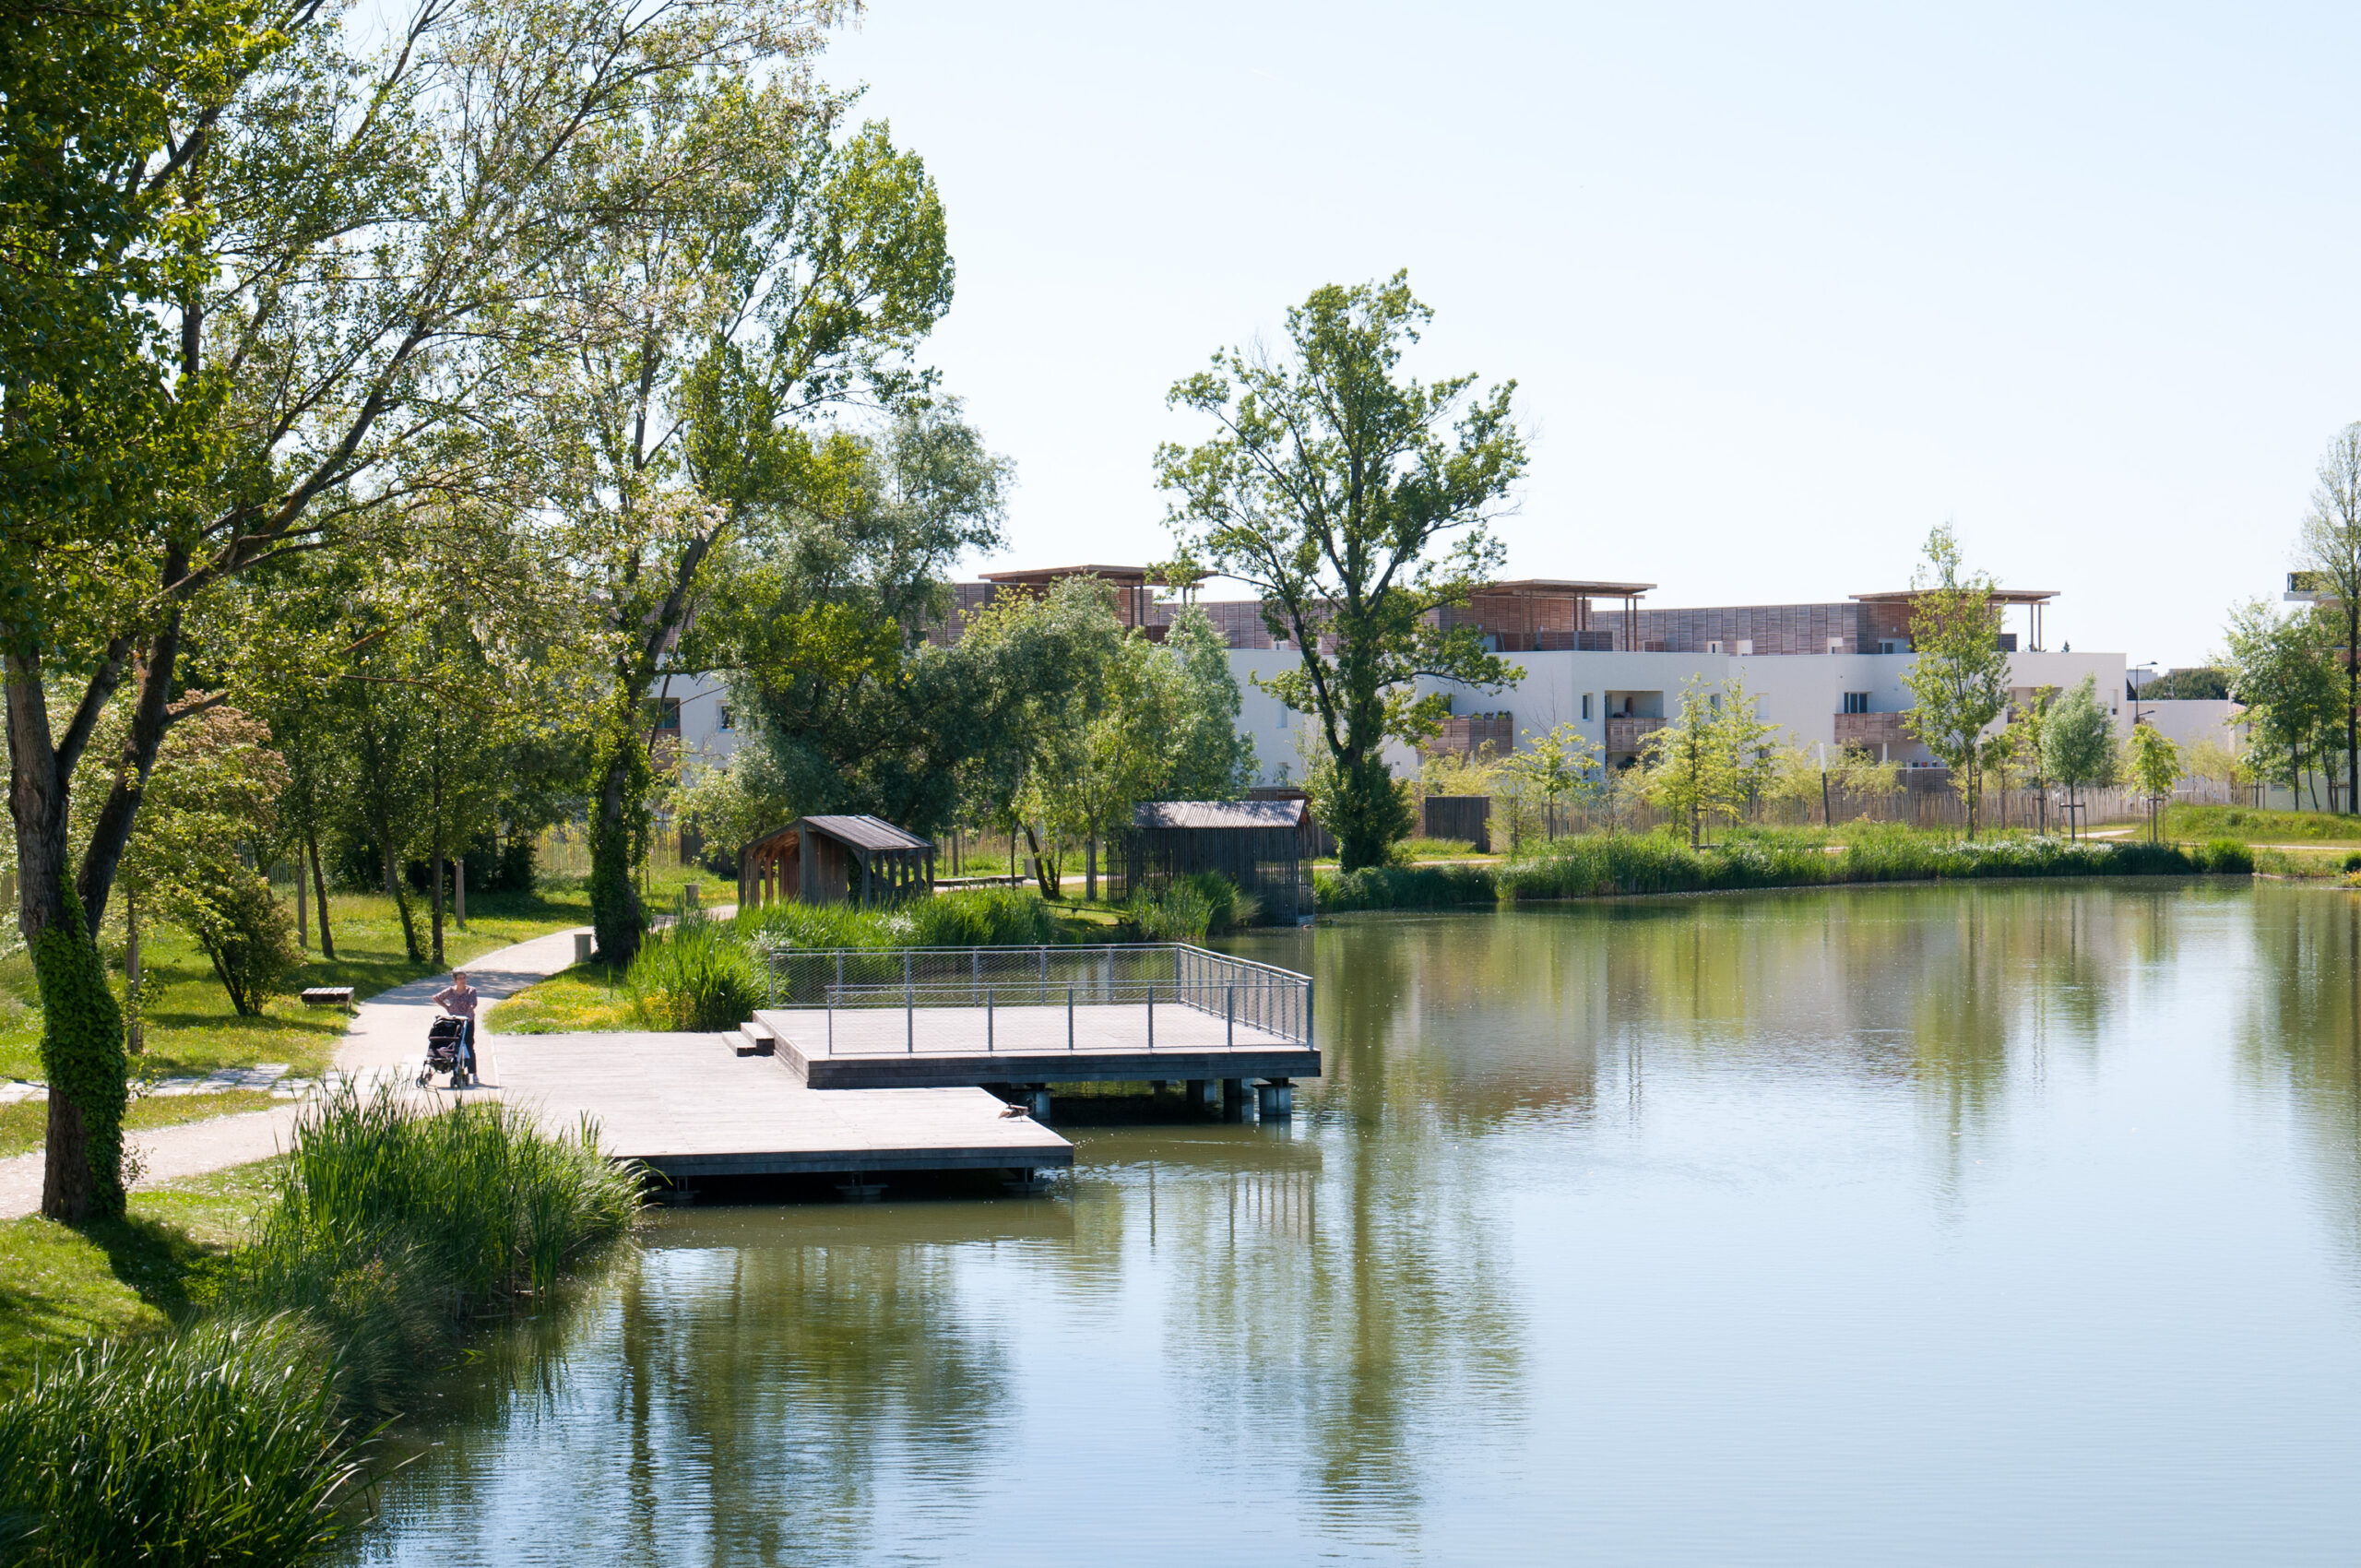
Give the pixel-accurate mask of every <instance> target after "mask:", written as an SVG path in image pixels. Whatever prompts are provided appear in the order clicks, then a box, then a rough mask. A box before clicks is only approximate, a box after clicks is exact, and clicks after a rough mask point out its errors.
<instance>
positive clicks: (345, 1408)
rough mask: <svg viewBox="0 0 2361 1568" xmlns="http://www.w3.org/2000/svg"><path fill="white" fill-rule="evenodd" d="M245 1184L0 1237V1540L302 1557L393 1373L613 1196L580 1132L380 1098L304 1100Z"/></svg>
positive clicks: (536, 1291) (98, 1556)
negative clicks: (299, 1124) (287, 1135)
mask: <svg viewBox="0 0 2361 1568" xmlns="http://www.w3.org/2000/svg"><path fill="white" fill-rule="evenodd" d="M245 1182H246V1184H245V1185H244V1186H243V1187H241V1186H239V1185H238V1184H237V1176H236V1173H232V1175H231V1177H230V1178H226V1179H224V1182H222V1183H221V1184H220V1185H219V1186H218V1187H217V1188H216V1189H215V1190H213V1191H211V1192H200V1193H196V1194H142V1195H141V1196H140V1197H138V1198H136V1199H135V1200H134V1210H133V1214H132V1216H131V1218H128V1219H126V1220H125V1221H124V1222H122V1223H121V1224H120V1225H113V1226H93V1227H89V1228H88V1229H82V1230H71V1229H66V1228H65V1227H60V1226H53V1225H50V1224H48V1223H47V1222H45V1221H40V1220H28V1221H22V1222H19V1223H18V1225H16V1226H14V1227H11V1228H9V1229H7V1230H6V1232H0V1258H5V1260H6V1264H7V1265H8V1266H7V1268H6V1273H5V1278H6V1285H5V1287H0V1370H5V1372H6V1375H7V1376H8V1377H9V1378H10V1381H11V1386H10V1387H9V1390H8V1396H7V1398H6V1401H5V1402H4V1403H0V1556H4V1557H6V1559H7V1560H9V1561H21V1562H30V1563H50V1562H56V1563H66V1562H73V1563H89V1562H190V1563H195V1562H233V1561H234V1562H266V1563H292V1562H302V1561H304V1560H306V1559H307V1558H309V1557H310V1556H312V1555H313V1554H314V1553H315V1552H317V1551H318V1550H320V1549H321V1548H322V1547H324V1546H325V1545H326V1544H327V1543H328V1542H329V1541H330V1540H331V1539H332V1538H333V1537H334V1536H335V1535H336V1534H337V1533H338V1530H339V1528H340V1527H342V1526H344V1525H345V1524H346V1523H347V1522H349V1519H350V1515H349V1513H348V1512H346V1511H345V1510H344V1508H343V1504H344V1503H345V1501H346V1499H347V1498H348V1497H349V1495H350V1492H351V1491H352V1489H353V1488H354V1487H355V1486H356V1485H358V1484H360V1482H361V1481H362V1479H364V1476H363V1466H364V1465H365V1462H366V1460H367V1456H368V1445H367V1435H368V1433H369V1432H370V1431H374V1426H375V1422H376V1420H377V1419H378V1418H379V1417H380V1416H381V1415H382V1414H383V1413H384V1412H386V1411H387V1410H389V1409H390V1408H393V1407H394V1406H395V1405H396V1404H397V1402H398V1401H399V1399H400V1397H401V1396H402V1395H403V1393H404V1392H405V1391H406V1390H407V1388H408V1387H409V1384H410V1383H411V1380H412V1379H413V1378H414V1377H415V1375H416V1374H417V1373H418V1372H420V1371H421V1370H422V1369H423V1368H425V1367H428V1366H431V1365H433V1364H434V1363H435V1362H437V1361H439V1360H443V1359H445V1357H446V1356H447V1355H448V1353H449V1351H450V1348H451V1345H452V1342H453V1340H454V1339H455V1338H456V1336H457V1334H458V1333H459V1331H460V1330H461V1328H462V1327H463V1325H464V1324H467V1323H468V1322H469V1321H470V1320H472V1319H474V1318H476V1317H479V1316H481V1315H482V1314H483V1313H487V1312H492V1311H498V1310H501V1309H504V1308H505V1307H507V1306H508V1305H510V1304H511V1303H514V1302H516V1301H520V1300H524V1299H527V1298H530V1297H534V1296H538V1295H541V1294H545V1293H546V1292H547V1291H549V1290H550V1289H551V1288H552V1286H553V1285H554V1284H555V1283H556V1282H557V1279H558V1277H559V1276H560V1274H561V1272H562V1271H563V1270H564V1269H565V1268H566V1267H567V1266H568V1265H572V1264H574V1263H576V1262H578V1261H580V1260H581V1259H582V1258H584V1257H585V1256H586V1255H587V1253H591V1252H592V1251H593V1250H595V1249H598V1248H599V1247H600V1246H601V1245H603V1244H605V1243H608V1242H611V1241H613V1240H615V1239H616V1238H618V1237H620V1236H621V1235H622V1234H623V1231H624V1230H625V1229H628V1227H629V1225H630V1223H631V1220H632V1217H633V1215H634V1213H635V1210H636V1206H637V1201H638V1194H637V1179H636V1176H635V1174H634V1173H633V1172H630V1171H626V1170H618V1169H616V1168H615V1167H614V1166H612V1165H611V1164H610V1163H609V1162H608V1161H607V1160H605V1159H604V1158H601V1157H600V1156H599V1152H598V1149H597V1146H596V1143H595V1140H594V1139H593V1138H592V1137H590V1136H588V1135H587V1134H586V1135H584V1136H582V1137H578V1138H575V1137H560V1138H552V1137H550V1136H547V1135H546V1134H542V1133H540V1131H538V1130H537V1129H536V1128H535V1127H534V1126H533V1125H532V1124H531V1123H529V1122H528V1120H526V1119H525V1118H524V1117H523V1116H522V1115H521V1114H520V1113H518V1112H517V1111H514V1110H512V1109H511V1108H509V1107H506V1106H504V1105H499V1104H491V1105H475V1106H468V1107H464V1108H462V1109H459V1110H457V1111H451V1112H449V1113H447V1114H445V1115H440V1116H433V1115H422V1114H420V1113H419V1112H418V1111H415V1110H413V1109H412V1108H410V1107H409V1106H408V1105H406V1104H405V1103H404V1102H402V1101H400V1100H398V1099H395V1098H393V1097H392V1096H390V1095H385V1094H381V1095H379V1096H378V1097H376V1098H375V1099H366V1100H364V1099H357V1098H355V1097H353V1096H351V1095H350V1094H347V1095H345V1096H343V1097H340V1098H338V1099H330V1100H328V1101H326V1102H324V1103H322V1104H320V1105H319V1106H317V1107H316V1108H315V1109H314V1110H313V1111H311V1112H310V1113H309V1114H308V1115H307V1116H306V1119H305V1123H304V1126H303V1132H302V1134H301V1136H300V1137H299V1139H298V1141H297V1143H296V1146H295V1149H294V1152H293V1153H292V1154H291V1155H290V1156H288V1157H287V1158H284V1159H282V1160H279V1161H274V1162H271V1163H270V1164H269V1165H268V1166H267V1167H263V1168H259V1169H256V1170H251V1171H250V1172H249V1173H247V1175H246V1179H245ZM192 1202H194V1203H195V1204H196V1205H197V1206H198V1207H197V1208H196V1209H194V1210H189V1209H188V1208H187V1207H186V1206H187V1205H189V1204H190V1203H192ZM176 1205H177V1206H181V1207H182V1208H183V1212H182V1213H180V1214H178V1215H177V1216H176V1215H175V1214H174V1212H173V1210H174V1208H175V1206H176ZM176 1219H177V1220H178V1221H179V1222H178V1223H176V1222H175V1220H176ZM208 1220H209V1221H210V1223H211V1227H212V1234H211V1235H209V1236H208V1235H207V1234H204V1233H203V1227H204V1225H205V1224H206V1222H207V1221H208ZM230 1242H235V1243H238V1244H236V1245H234V1247H231V1248H230V1249H229V1250H224V1243H230ZM76 1341H80V1342H81V1343H80V1345H79V1348H72V1347H73V1346H74V1343H75V1342H76ZM36 1359H38V1364H37V1365H34V1366H32V1367H31V1370H30V1372H28V1370H27V1368H28V1365H29V1364H30V1363H33V1362H34V1361H35V1360H36Z"/></svg>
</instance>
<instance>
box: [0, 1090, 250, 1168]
mask: <svg viewBox="0 0 2361 1568" xmlns="http://www.w3.org/2000/svg"><path fill="white" fill-rule="evenodd" d="M283 1103H284V1102H283V1101H280V1100H277V1099H272V1098H271V1097H270V1095H269V1094H268V1093H267V1092H266V1091H264V1090H260V1089H231V1090H228V1091H226V1092H225V1093H221V1094H182V1095H172V1096H171V1097H169V1098H158V1097H149V1098H147V1099H135V1100H133V1101H132V1102H131V1103H130V1104H129V1105H127V1106H125V1108H124V1112H123V1129H124V1131H125V1133H128V1134H135V1135H134V1136H133V1138H132V1140H131V1141H132V1142H133V1143H137V1142H138V1141H139V1140H138V1138H137V1136H136V1134H139V1133H142V1132H149V1131H153V1130H154V1129H156V1128H158V1127H177V1126H179V1125H180V1124H181V1123H184V1122H203V1121H207V1120H209V1119H210V1118H212V1117H216V1116H235V1115H238V1114H239V1113H240V1112H242V1111H268V1110H269V1109H270V1108H271V1107H272V1106H274V1105H279V1104H283ZM48 1128H49V1105H48V1103H47V1102H46V1101H44V1100H38V1099H20V1100H18V1101H16V1102H15V1103H14V1104H10V1105H0V1159H6V1158H8V1157H9V1156H10V1155H16V1154H30V1153H31V1152H32V1151H33V1150H35V1149H37V1148H39V1147H41V1146H42V1143H43V1142H44V1141H45V1138H46V1136H47V1133H48Z"/></svg>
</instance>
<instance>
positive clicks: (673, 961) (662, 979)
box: [484, 887, 1121, 1034]
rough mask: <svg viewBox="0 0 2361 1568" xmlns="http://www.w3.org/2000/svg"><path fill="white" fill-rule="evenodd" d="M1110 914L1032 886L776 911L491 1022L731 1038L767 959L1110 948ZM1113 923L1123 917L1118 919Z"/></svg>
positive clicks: (675, 938) (528, 1000) (707, 927)
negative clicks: (774, 955)
mask: <svg viewBox="0 0 2361 1568" xmlns="http://www.w3.org/2000/svg"><path fill="white" fill-rule="evenodd" d="M1102 913H1104V911H1094V910H1067V909H1059V908H1058V907H1056V906H1053V905H1051V904H1050V903H1048V902H1047V901H1046V900H1044V899H1043V898H1041V897H1039V896H1038V894H1036V893H1034V892H1033V891H1032V890H1031V889H1029V888H1007V887H979V888H963V889H959V890H957V891H954V892H949V893H941V894H937V895H936V896H935V897H931V898H919V899H913V900H912V901H911V902H909V903H908V904H904V905H902V906H901V907H899V908H898V909H858V908H855V907H853V906H850V905H846V904H794V903H782V904H773V905H770V906H768V907H767V908H765V909H748V910H743V911H742V912H740V913H739V914H738V915H737V916H736V917H735V918H733V919H731V920H728V921H696V920H691V921H686V922H684V923H683V924H682V926H681V927H679V928H677V929H674V930H671V931H668V932H658V933H657V934H655V935H653V936H651V937H650V939H649V941H648V943H647V946H646V947H645V948H644V949H643V950H642V951H641V953H640V956H639V957H638V958H637V959H635V961H634V962H633V963H632V965H631V967H630V968H629V969H628V970H617V969H613V968H608V967H607V966H605V965H602V964H578V965H576V966H575V967H574V968H570V969H567V970H565V971H564V973H562V974H557V975H553V976H552V977H551V978H550V979H548V980H543V981H542V982H541V983H540V984H539V985H536V986H533V987H530V988H529V989H528V990H525V991H522V992H518V993H517V994H516V995H515V996H513V997H510V998H509V999H508V1000H507V1001H505V1002H503V1003H502V1004H499V1005H498V1006H497V1007H494V1008H493V1009H492V1011H491V1012H490V1013H489V1014H487V1015H486V1016H485V1024H484V1027H485V1028H487V1029H490V1030H492V1031H494V1032H497V1033H501V1034H568V1033H574V1032H577V1031H586V1030H599V1029H726V1028H731V1027H732V1026H734V1025H737V1024H739V1023H742V1022H743V1021H744V1020H745V1019H746V1018H747V1017H748V1016H750V1015H751V1014H752V1013H753V1010H754V1008H756V1007H758V1006H760V1005H761V1004H762V1001H763V998H764V996H765V992H766V987H765V980H764V974H763V955H764V954H765V952H767V951H771V950H774V949H785V948H813V947H1005V946H1030V945H1033V944H1037V943H1038V944H1055V943H1062V942H1074V941H1091V942H1105V941H1111V940H1118V939H1120V936H1121V932H1119V931H1116V930H1113V929H1110V928H1109V926H1107V925H1104V924H1101V923H1099V922H1098V918H1097V917H1098V916H1099V915H1100V914H1102ZM1109 918H1113V917H1109Z"/></svg>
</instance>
